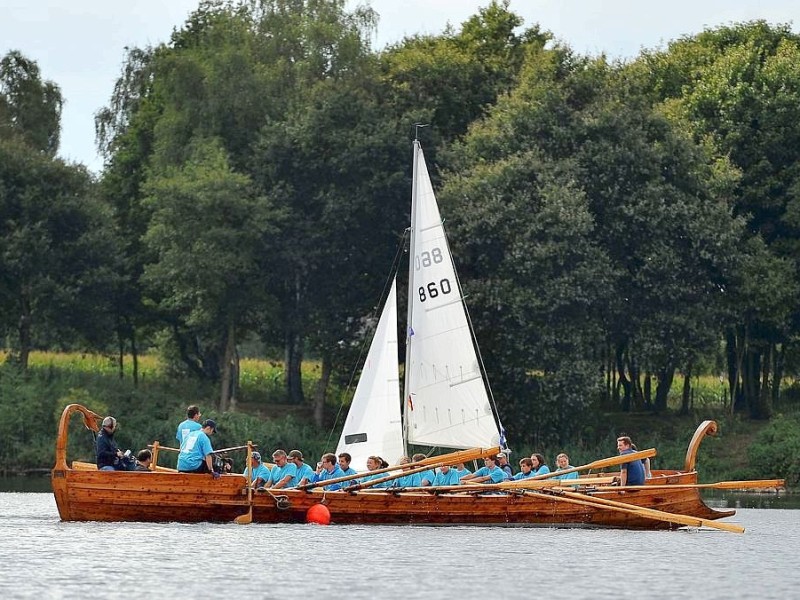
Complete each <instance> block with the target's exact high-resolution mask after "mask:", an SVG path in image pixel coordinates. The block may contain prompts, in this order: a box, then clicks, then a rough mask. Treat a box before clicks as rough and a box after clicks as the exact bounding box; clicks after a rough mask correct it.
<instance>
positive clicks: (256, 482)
mask: <svg viewBox="0 0 800 600" xmlns="http://www.w3.org/2000/svg"><path fill="white" fill-rule="evenodd" d="M250 468H251V469H252V476H251V479H250V481H251V482H252V484H253V487H254V488H256V489H258V488H260V487H264V485H266V483H267V482H268V481H269V474H270V470H269V467H268V466H267V465H265V464H264V463H262V462H261V453H260V452H253V455H252V457H251V460H250ZM242 475H244V476H245V477H247V467H245V468H244V471H243V472H242Z"/></svg>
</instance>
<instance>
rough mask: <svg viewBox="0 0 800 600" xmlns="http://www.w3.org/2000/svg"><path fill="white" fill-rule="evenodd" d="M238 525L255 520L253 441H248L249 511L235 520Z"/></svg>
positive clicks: (247, 523)
mask: <svg viewBox="0 0 800 600" xmlns="http://www.w3.org/2000/svg"><path fill="white" fill-rule="evenodd" d="M233 522H234V523H237V524H238V525H249V524H250V523H252V522H253V442H251V441H250V440H248V441H247V512H246V513H244V514H243V515H239V516H238V517H236V518H235V519H234V520H233Z"/></svg>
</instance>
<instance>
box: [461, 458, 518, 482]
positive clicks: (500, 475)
mask: <svg viewBox="0 0 800 600" xmlns="http://www.w3.org/2000/svg"><path fill="white" fill-rule="evenodd" d="M497 460H498V459H497V456H487V457H486V458H484V459H483V462H484V466H483V467H481V468H480V469H478V470H477V471H475V472H474V473H473V474H472V475H465V476H464V477H462V478H461V482H462V483H464V482H465V481H466V482H470V483H502V482H503V481H505V480H507V479H508V474H507V473H506V472H505V471H504V470H503V469H501V468H500V467H498V466H497Z"/></svg>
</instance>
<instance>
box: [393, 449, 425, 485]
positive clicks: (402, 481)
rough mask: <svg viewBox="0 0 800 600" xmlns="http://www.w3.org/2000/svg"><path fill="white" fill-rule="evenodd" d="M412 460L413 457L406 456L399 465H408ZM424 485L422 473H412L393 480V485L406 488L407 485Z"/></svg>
mask: <svg viewBox="0 0 800 600" xmlns="http://www.w3.org/2000/svg"><path fill="white" fill-rule="evenodd" d="M423 458H424V456H423ZM410 462H411V459H410V458H409V457H408V456H404V457H402V458H401V459H400V462H398V463H397V464H398V465H407V464H409V463H410ZM421 485H422V477H421V475H420V473H411V474H409V475H403V476H402V477H398V478H397V479H395V480H393V481H392V482H391V487H399V488H406V487H420V486H421Z"/></svg>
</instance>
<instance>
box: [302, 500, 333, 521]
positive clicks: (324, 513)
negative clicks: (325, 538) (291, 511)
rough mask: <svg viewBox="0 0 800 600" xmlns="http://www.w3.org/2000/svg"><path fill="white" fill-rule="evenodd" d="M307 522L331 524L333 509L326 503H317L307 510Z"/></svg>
mask: <svg viewBox="0 0 800 600" xmlns="http://www.w3.org/2000/svg"><path fill="white" fill-rule="evenodd" d="M306 523H316V524H317V525H330V524H331V511H329V510H328V507H327V506H325V505H324V504H315V505H314V506H312V507H311V508H309V509H308V510H307V511H306Z"/></svg>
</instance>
